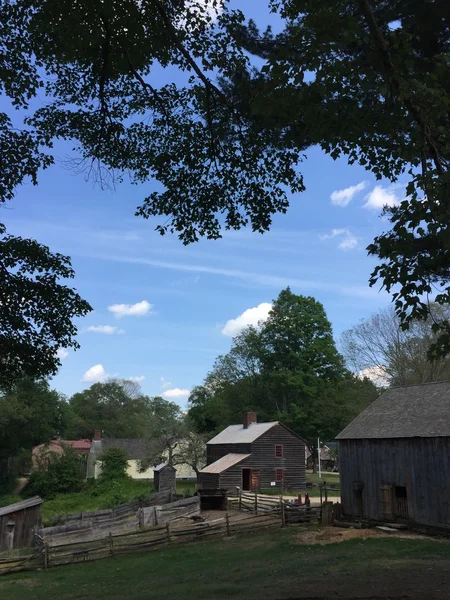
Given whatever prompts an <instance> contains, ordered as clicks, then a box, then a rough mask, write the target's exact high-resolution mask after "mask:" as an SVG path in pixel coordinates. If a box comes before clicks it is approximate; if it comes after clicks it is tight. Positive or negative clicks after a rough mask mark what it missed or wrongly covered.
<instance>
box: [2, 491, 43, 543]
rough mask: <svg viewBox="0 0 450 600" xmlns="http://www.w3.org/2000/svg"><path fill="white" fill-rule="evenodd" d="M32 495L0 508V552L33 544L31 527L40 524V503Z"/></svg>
mask: <svg viewBox="0 0 450 600" xmlns="http://www.w3.org/2000/svg"><path fill="white" fill-rule="evenodd" d="M42 502H43V500H42V498H39V496H34V497H33V498H29V499H28V500H23V502H16V503H15V504H9V505H8V506H3V507H2V508H0V552H2V551H5V550H16V549H18V548H29V547H31V546H33V545H34V533H33V529H34V528H35V527H36V526H39V527H40V526H41V504H42Z"/></svg>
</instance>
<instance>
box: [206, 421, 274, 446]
mask: <svg viewBox="0 0 450 600" xmlns="http://www.w3.org/2000/svg"><path fill="white" fill-rule="evenodd" d="M274 425H278V421H272V422H270V423H252V424H251V425H249V426H248V427H244V426H243V425H229V426H228V427H227V428H226V429H224V430H223V431H221V432H220V433H219V434H217V435H216V436H215V437H213V438H212V440H209V442H207V443H208V444H251V443H252V442H254V441H255V440H257V439H258V438H259V437H260V436H261V435H262V434H263V433H266V431H269V429H271V428H272V427H273V426H274Z"/></svg>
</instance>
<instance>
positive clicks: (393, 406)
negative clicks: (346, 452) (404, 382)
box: [337, 381, 450, 440]
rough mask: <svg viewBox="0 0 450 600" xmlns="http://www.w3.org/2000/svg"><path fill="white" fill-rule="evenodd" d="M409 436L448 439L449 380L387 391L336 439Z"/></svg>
mask: <svg viewBox="0 0 450 600" xmlns="http://www.w3.org/2000/svg"><path fill="white" fill-rule="evenodd" d="M412 437H450V381H438V382H435V383H423V384H420V385H408V386H404V387H397V388H391V389H389V390H387V391H386V392H384V393H383V394H381V396H379V398H378V399H377V400H375V402H373V403H372V404H371V405H370V406H368V407H367V408H366V409H365V410H364V411H363V412H362V413H361V414H360V415H358V416H357V417H356V419H354V420H353V421H352V422H351V423H350V425H348V426H347V427H346V428H345V429H344V430H343V431H341V433H340V434H339V435H338V436H337V439H338V440H345V439H383V438H384V439H386V438H412Z"/></svg>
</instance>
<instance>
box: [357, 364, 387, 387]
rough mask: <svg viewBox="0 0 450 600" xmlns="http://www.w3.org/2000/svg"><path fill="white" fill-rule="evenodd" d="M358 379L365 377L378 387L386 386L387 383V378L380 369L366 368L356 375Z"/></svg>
mask: <svg viewBox="0 0 450 600" xmlns="http://www.w3.org/2000/svg"><path fill="white" fill-rule="evenodd" d="M358 377H360V378H361V379H364V377H367V378H368V379H370V380H371V381H373V383H374V384H375V385H378V386H386V385H388V383H389V378H388V377H387V375H386V372H385V371H384V369H383V368H382V367H367V369H363V370H362V371H360V372H359V373H358Z"/></svg>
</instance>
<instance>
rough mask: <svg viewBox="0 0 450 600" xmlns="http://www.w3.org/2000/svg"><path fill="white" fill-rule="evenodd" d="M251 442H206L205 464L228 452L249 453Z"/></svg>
mask: <svg viewBox="0 0 450 600" xmlns="http://www.w3.org/2000/svg"><path fill="white" fill-rule="evenodd" d="M251 449H252V445H251V444H207V445H206V464H207V465H210V464H211V463H213V462H216V460H219V458H222V456H226V455H227V454H230V452H233V453H236V454H250V452H251Z"/></svg>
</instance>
